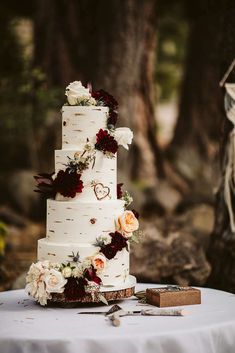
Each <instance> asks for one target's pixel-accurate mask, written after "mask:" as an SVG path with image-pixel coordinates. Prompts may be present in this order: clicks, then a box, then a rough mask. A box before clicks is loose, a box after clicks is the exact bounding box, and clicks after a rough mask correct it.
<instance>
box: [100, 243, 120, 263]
mask: <svg viewBox="0 0 235 353" xmlns="http://www.w3.org/2000/svg"><path fill="white" fill-rule="evenodd" d="M100 252H102V254H104V256H105V257H106V258H107V259H108V260H111V259H113V258H114V257H115V255H116V253H117V249H116V247H115V245H112V244H107V245H104V246H103V247H102V248H101V249H100Z"/></svg>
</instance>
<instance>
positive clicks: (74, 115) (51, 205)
mask: <svg viewBox="0 0 235 353" xmlns="http://www.w3.org/2000/svg"><path fill="white" fill-rule="evenodd" d="M107 115H108V108H107V107H96V106H90V107H88V106H63V108H62V118H63V119H62V120H63V122H62V150H56V151H55V171H56V173H58V171H59V170H61V169H66V166H65V164H66V163H68V158H67V157H70V158H72V159H73V158H74V154H75V153H76V152H79V151H80V152H81V151H83V150H84V145H85V144H86V143H87V140H89V141H90V142H91V143H95V141H96V134H97V133H98V131H99V130H100V129H106V125H107ZM116 163H117V161H116V156H115V157H114V158H113V159H110V158H107V157H105V156H104V155H103V153H102V152H100V151H96V160H95V164H94V167H93V168H92V165H90V166H89V169H87V170H85V171H83V172H82V176H81V179H82V181H83V184H84V188H83V190H82V193H78V194H77V196H76V197H75V198H65V197H63V196H62V195H60V194H57V196H56V200H48V201H47V233H46V238H44V239H40V240H39V241H38V260H39V261H43V260H50V261H52V262H60V263H66V262H68V261H71V258H70V257H69V255H72V253H74V254H77V252H79V255H80V260H81V261H83V260H84V259H85V258H87V257H89V256H93V255H94V254H95V253H97V252H98V251H99V247H96V246H94V243H95V241H96V238H98V237H100V236H104V237H105V236H108V234H109V233H111V232H114V231H115V220H116V219H117V218H118V217H119V216H120V215H121V214H122V213H123V211H124V201H122V200H117V191H116V187H117V166H116ZM104 196H105V197H104ZM99 276H100V277H101V279H102V281H103V284H104V285H121V284H123V283H125V282H126V281H128V278H129V252H128V251H127V250H126V249H123V250H122V251H119V252H118V253H117V254H116V256H115V258H114V259H112V260H107V266H106V268H105V269H104V270H102V273H101V274H99Z"/></svg>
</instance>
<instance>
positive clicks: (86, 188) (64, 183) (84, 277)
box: [26, 81, 141, 305]
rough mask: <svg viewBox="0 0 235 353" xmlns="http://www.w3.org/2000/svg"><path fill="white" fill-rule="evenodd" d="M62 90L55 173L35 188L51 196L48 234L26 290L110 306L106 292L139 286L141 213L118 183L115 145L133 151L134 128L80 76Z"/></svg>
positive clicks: (43, 299)
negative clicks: (132, 258) (135, 253)
mask: <svg viewBox="0 0 235 353" xmlns="http://www.w3.org/2000/svg"><path fill="white" fill-rule="evenodd" d="M65 95H66V96H67V103H66V104H65V105H64V106H63V108H62V149H61V150H56V151H55V172H54V173H53V174H46V173H41V174H38V175H37V176H35V180H36V187H37V188H36V190H35V191H37V192H39V193H42V194H44V195H45V196H46V197H47V198H48V200H47V234H46V238H43V239H40V240H39V241H38V262H37V263H33V264H32V265H31V267H30V269H29V271H28V274H27V278H26V291H27V292H28V293H29V294H30V295H31V296H32V297H34V298H35V299H36V301H38V302H39V303H40V304H41V305H46V304H47V303H48V301H63V302H79V301H83V300H84V298H85V297H86V298H87V297H89V298H90V301H101V302H103V303H106V304H107V297H106V295H105V289H107V288H112V290H113V291H115V290H116V291H118V290H120V289H122V288H131V289H133V287H134V283H135V280H134V278H133V276H130V275H129V249H130V243H131V242H132V241H138V239H139V238H140V237H141V232H140V231H139V214H138V213H137V212H136V211H135V210H130V209H128V207H129V206H130V204H131V202H132V201H133V199H132V197H131V196H130V194H129V193H128V191H122V186H123V184H122V183H119V184H117V181H116V174H117V173H116V157H117V151H118V148H119V146H123V147H124V148H126V149H128V148H129V145H130V144H131V142H132V139H133V133H132V131H131V130H130V129H129V128H125V127H121V128H116V127H115V126H116V123H117V121H118V111H117V109H118V103H117V101H116V100H115V99H114V97H113V96H111V95H110V94H108V93H107V92H105V91H104V90H98V91H92V90H91V89H90V88H86V87H84V86H83V85H82V83H81V82H80V81H75V82H73V83H71V84H69V85H68V86H67V88H66V92H65ZM132 293H133V290H132V291H130V292H129V294H128V295H131V294H132Z"/></svg>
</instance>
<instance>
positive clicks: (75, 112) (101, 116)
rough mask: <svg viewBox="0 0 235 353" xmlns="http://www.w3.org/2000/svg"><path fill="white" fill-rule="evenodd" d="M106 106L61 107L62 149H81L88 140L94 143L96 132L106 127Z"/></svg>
mask: <svg viewBox="0 0 235 353" xmlns="http://www.w3.org/2000/svg"><path fill="white" fill-rule="evenodd" d="M108 112H109V108H108V107H101V106H66V105H64V106H63V107H62V149H78V150H81V151H82V150H83V148H84V145H85V144H86V143H87V141H88V140H89V142H91V143H95V140H96V134H97V132H98V131H99V130H100V129H106V127H107V118H108Z"/></svg>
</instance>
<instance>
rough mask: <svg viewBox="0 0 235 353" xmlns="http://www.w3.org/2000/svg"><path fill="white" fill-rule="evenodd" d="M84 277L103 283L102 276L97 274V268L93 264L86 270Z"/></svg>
mask: <svg viewBox="0 0 235 353" xmlns="http://www.w3.org/2000/svg"><path fill="white" fill-rule="evenodd" d="M84 277H85V278H86V279H87V280H88V281H93V282H95V283H96V284H99V285H100V284H101V282H102V281H101V279H100V277H98V276H97V274H96V269H95V268H94V267H93V266H91V267H89V268H87V269H86V270H85V272H84Z"/></svg>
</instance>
